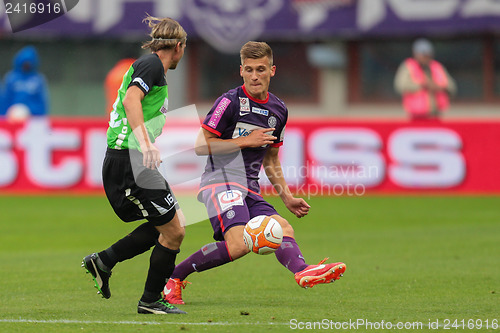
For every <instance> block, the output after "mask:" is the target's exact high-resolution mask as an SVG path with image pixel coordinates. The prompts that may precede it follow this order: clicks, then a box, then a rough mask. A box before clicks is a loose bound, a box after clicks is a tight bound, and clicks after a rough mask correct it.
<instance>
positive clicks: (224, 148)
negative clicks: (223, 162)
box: [195, 128, 277, 155]
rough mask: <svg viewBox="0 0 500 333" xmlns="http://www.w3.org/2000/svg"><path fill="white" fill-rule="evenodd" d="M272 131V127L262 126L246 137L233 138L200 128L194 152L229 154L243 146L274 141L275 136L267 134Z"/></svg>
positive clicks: (252, 146) (253, 145) (260, 144)
mask: <svg viewBox="0 0 500 333" xmlns="http://www.w3.org/2000/svg"><path fill="white" fill-rule="evenodd" d="M272 131H274V128H262V129H256V130H253V131H252V133H250V134H249V135H248V136H246V137H238V138H235V139H221V138H219V136H218V135H217V134H215V133H212V132H210V131H207V130H206V129H204V128H201V129H200V131H199V132H198V137H197V138H196V143H195V152H196V154H197V155H209V154H213V155H218V154H229V153H232V152H235V151H239V150H241V149H245V148H255V147H261V146H264V145H270V144H273V143H274V140H276V139H277V138H276V137H275V136H273V135H270V134H268V133H269V132H272Z"/></svg>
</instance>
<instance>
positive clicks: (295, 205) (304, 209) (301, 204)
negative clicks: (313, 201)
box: [285, 198, 311, 218]
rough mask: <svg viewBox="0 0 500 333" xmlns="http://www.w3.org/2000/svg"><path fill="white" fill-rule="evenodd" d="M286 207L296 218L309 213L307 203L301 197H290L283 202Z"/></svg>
mask: <svg viewBox="0 0 500 333" xmlns="http://www.w3.org/2000/svg"><path fill="white" fill-rule="evenodd" d="M285 206H286V208H288V210H289V211H290V212H292V213H293V214H294V215H295V216H297V217H298V218H301V217H304V216H306V215H307V214H308V213H309V208H311V206H309V204H308V203H307V202H306V201H305V200H304V199H302V198H292V199H290V200H288V201H287V202H285Z"/></svg>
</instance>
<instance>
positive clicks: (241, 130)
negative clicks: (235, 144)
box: [232, 121, 264, 139]
mask: <svg viewBox="0 0 500 333" xmlns="http://www.w3.org/2000/svg"><path fill="white" fill-rule="evenodd" d="M261 128H264V127H260V126H256V125H252V124H247V123H243V122H240V121H239V122H237V123H236V127H235V128H234V131H233V137H232V138H233V139H236V138H239V137H240V136H242V137H245V136H249V135H250V133H252V131H253V130H256V129H261Z"/></svg>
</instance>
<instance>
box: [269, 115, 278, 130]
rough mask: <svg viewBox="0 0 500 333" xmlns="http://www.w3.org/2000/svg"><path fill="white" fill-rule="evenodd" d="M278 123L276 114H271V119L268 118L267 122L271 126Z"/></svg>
mask: <svg viewBox="0 0 500 333" xmlns="http://www.w3.org/2000/svg"><path fill="white" fill-rule="evenodd" d="M277 123H278V120H277V119H276V117H275V116H271V117H269V119H267V124H268V125H269V127H275V126H276V124H277Z"/></svg>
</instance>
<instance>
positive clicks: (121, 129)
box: [107, 54, 168, 150]
mask: <svg viewBox="0 0 500 333" xmlns="http://www.w3.org/2000/svg"><path fill="white" fill-rule="evenodd" d="M160 66H161V67H160ZM158 70H161V71H162V72H161V73H158V72H157V71H158ZM152 71H154V72H153V73H151V72H152ZM160 74H161V75H160ZM139 75H140V76H139ZM158 78H160V81H158ZM155 79H156V80H155ZM148 83H149V84H148ZM131 85H134V86H137V87H139V88H141V90H142V91H143V92H144V93H145V96H144V99H143V100H142V103H141V104H142V111H143V115H144V123H145V126H146V128H147V130H148V133H149V138H150V140H151V142H154V141H155V139H156V138H157V137H158V136H159V135H160V134H161V132H162V129H163V126H164V125H165V114H166V112H167V109H168V87H167V85H166V81H165V78H164V73H163V65H162V64H161V61H160V60H159V58H158V57H157V56H156V55H153V54H151V55H146V56H143V57H141V58H139V59H138V60H137V61H136V62H135V63H134V64H132V66H130V68H129V70H128V71H127V73H125V75H124V76H123V81H122V85H121V86H120V89H119V90H118V97H117V99H116V101H115V103H114V105H113V111H112V112H111V113H110V120H109V127H108V131H107V144H108V147H109V148H113V149H137V150H140V149H139V145H138V142H137V140H136V139H135V136H134V135H133V133H132V130H131V128H130V125H129V124H128V121H127V115H126V113H125V108H124V107H123V99H124V98H125V94H126V92H127V89H128V88H129V87H130V86H131ZM146 88H147V89H146Z"/></svg>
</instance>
